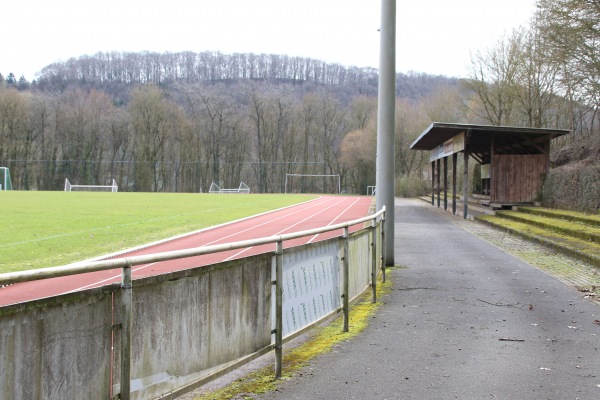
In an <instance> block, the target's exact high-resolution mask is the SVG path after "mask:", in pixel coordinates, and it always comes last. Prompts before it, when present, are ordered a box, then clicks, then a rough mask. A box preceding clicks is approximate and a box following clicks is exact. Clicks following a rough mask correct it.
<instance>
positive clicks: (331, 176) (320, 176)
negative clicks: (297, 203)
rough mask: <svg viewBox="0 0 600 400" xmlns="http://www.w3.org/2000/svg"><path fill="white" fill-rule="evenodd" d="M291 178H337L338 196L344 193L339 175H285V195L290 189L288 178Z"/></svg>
mask: <svg viewBox="0 0 600 400" xmlns="http://www.w3.org/2000/svg"><path fill="white" fill-rule="evenodd" d="M289 176H304V177H312V178H335V177H337V181H338V194H340V193H342V180H341V178H340V175H339V174H334V175H327V174H285V189H284V193H286V194H287V188H288V177H289Z"/></svg>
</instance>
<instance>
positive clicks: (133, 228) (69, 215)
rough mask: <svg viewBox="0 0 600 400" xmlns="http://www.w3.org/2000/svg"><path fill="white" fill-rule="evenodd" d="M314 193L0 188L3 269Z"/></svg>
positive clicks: (104, 248)
mask: <svg viewBox="0 0 600 400" xmlns="http://www.w3.org/2000/svg"><path fill="white" fill-rule="evenodd" d="M313 198H315V196H308V195H262V194H251V195H219V194H194V193H190V194H187V193H125V192H122V193H91V192H25V191H3V192H0V204H1V206H2V221H1V223H0V273H4V272H12V271H22V270H28V269H37V268H44V267H51V266H56V265H64V264H68V263H71V262H75V261H80V260H84V259H87V258H91V257H95V256H99V255H103V254H108V253H112V252H115V251H119V250H124V249H127V248H131V247H134V246H137V245H142V244H145V243H149V242H153V241H157V240H161V239H165V238H168V237H171V236H174V235H178V234H182V233H186V232H191V231H195V230H198V229H202V228H206V227H210V226H214V225H218V224H221V223H224V222H228V221H233V220H236V219H240V218H244V217H247V216H250V215H255V214H259V213H262V212H265V211H269V210H274V209H277V208H281V207H285V206H288V205H292V204H297V203H300V202H303V201H307V200H310V199H313Z"/></svg>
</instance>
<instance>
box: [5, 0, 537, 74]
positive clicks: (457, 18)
mask: <svg viewBox="0 0 600 400" xmlns="http://www.w3.org/2000/svg"><path fill="white" fill-rule="evenodd" d="M534 3H535V0H397V39H396V43H397V62H396V69H397V71H398V72H408V71H416V72H426V73H430V74H441V75H447V76H458V77H460V76H465V74H466V72H465V70H466V69H465V67H466V66H467V64H468V63H469V60H470V58H469V53H470V52H474V51H477V50H482V49H485V48H486V47H488V46H490V45H491V44H493V43H494V42H495V41H497V40H498V39H499V38H500V36H501V35H502V34H503V33H506V32H510V31H511V30H512V29H513V28H515V27H518V26H519V25H526V24H527V22H528V20H529V19H530V17H531V16H532V14H533V11H534ZM380 7H381V2H380V0H302V1H297V0H288V1H282V0H196V1H190V0H169V1H165V2H158V1H155V0H147V1H138V0H103V1H100V2H93V3H90V2H82V1H81V0H53V1H48V0H18V1H14V2H12V3H11V4H10V5H6V4H5V5H3V7H2V12H1V13H0V37H2V50H1V52H0V72H1V73H2V74H3V75H7V74H8V73H9V72H13V73H14V74H15V75H17V77H20V76H21V75H25V77H26V78H27V79H28V80H30V81H31V80H32V79H33V78H34V74H35V73H37V72H39V71H40V70H41V69H42V68H43V67H45V66H46V65H48V64H51V63H53V62H57V61H66V60H67V59H69V58H71V57H79V56H82V55H86V54H87V55H92V54H95V53H97V52H99V51H102V52H106V51H119V52H123V51H135V52H138V51H144V50H148V51H157V52H164V51H171V52H178V51H187V50H189V51H194V52H201V51H207V50H209V51H221V52H223V53H234V52H242V53H268V54H287V55H290V56H302V57H311V58H316V59H319V60H324V61H327V62H335V63H340V64H342V65H345V66H350V65H354V66H358V67H365V66H369V67H375V68H377V67H378V66H379V33H378V32H377V29H378V28H379V23H380V17H381V16H380V9H381V8H380Z"/></svg>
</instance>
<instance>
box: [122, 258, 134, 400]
mask: <svg viewBox="0 0 600 400" xmlns="http://www.w3.org/2000/svg"><path fill="white" fill-rule="evenodd" d="M132 297H133V296H132V282H131V265H130V264H129V263H128V265H127V266H125V267H123V275H122V281H121V306H122V309H121V319H122V321H121V389H120V395H119V396H120V400H129V398H130V394H131V393H130V392H131V314H132Z"/></svg>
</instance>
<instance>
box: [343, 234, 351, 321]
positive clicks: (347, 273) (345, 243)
mask: <svg viewBox="0 0 600 400" xmlns="http://www.w3.org/2000/svg"><path fill="white" fill-rule="evenodd" d="M349 236H350V235H349V232H348V227H347V226H346V227H345V228H344V233H343V235H342V248H343V249H344V258H343V263H344V264H343V265H344V287H343V292H344V293H343V294H342V296H343V298H344V302H343V306H342V310H343V312H344V332H348V330H349V320H350V316H349V297H350V295H349V292H350V255H349V250H348V238H349Z"/></svg>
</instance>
